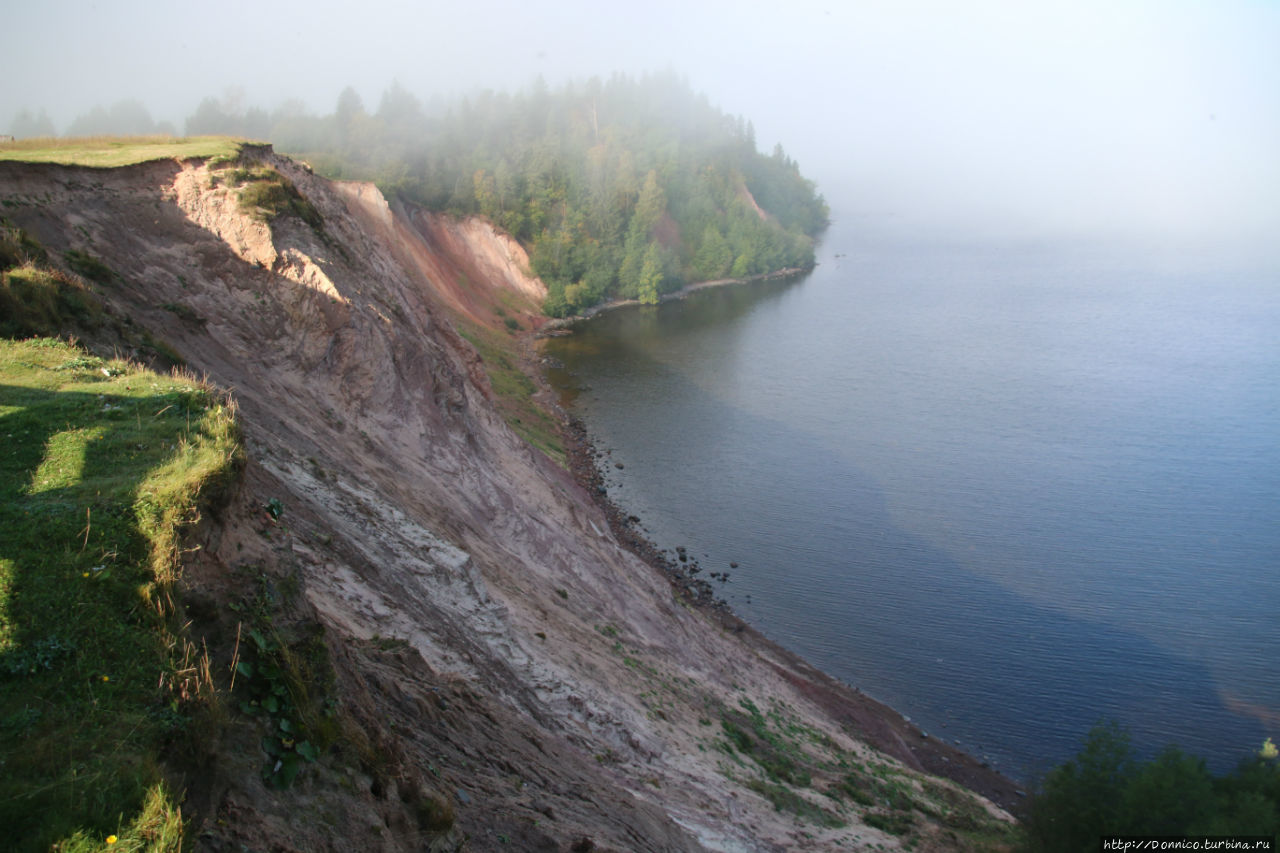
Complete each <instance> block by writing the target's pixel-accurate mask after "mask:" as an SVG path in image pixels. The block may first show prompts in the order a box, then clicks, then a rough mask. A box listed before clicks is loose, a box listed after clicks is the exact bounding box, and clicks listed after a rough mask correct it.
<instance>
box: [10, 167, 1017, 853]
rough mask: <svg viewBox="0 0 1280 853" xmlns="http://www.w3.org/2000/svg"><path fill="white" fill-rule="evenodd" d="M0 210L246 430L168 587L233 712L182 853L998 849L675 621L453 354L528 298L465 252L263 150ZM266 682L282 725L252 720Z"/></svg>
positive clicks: (899, 730) (743, 643) (70, 174)
mask: <svg viewBox="0 0 1280 853" xmlns="http://www.w3.org/2000/svg"><path fill="white" fill-rule="evenodd" d="M0 204H3V215H4V216H5V217H6V218H7V219H9V220H10V221H12V222H13V223H14V224H15V225H17V226H20V227H21V228H23V229H25V230H26V231H27V232H28V233H29V234H31V235H32V236H33V237H34V238H35V239H37V240H38V241H39V242H40V243H41V244H43V245H44V246H45V247H46V248H47V249H48V250H49V251H50V255H51V256H52V257H53V258H55V259H56V258H63V259H66V258H80V259H83V258H89V259H92V261H93V263H94V264H97V266H93V267H92V269H103V270H106V272H104V273H101V274H100V275H99V276H98V280H97V281H96V282H94V283H93V288H94V290H95V292H96V293H97V294H98V295H99V296H100V297H101V298H102V300H103V301H104V302H105V303H106V305H107V306H108V308H109V309H110V310H112V311H114V312H115V313H116V315H117V316H120V317H127V318H130V319H131V321H132V322H133V323H134V324H136V325H138V326H140V327H142V328H144V329H146V330H148V331H149V333H150V334H151V335H153V336H154V337H155V338H156V339H158V340H163V341H167V342H168V343H169V344H170V345H171V346H172V347H173V348H174V349H175V350H176V351H177V353H178V354H179V355H181V357H182V358H183V359H185V360H186V362H187V364H188V365H189V366H190V367H191V368H192V369H194V370H196V371H198V372H202V373H204V374H206V375H207V376H208V377H209V378H210V380H211V381H212V382H214V383H216V384H217V385H219V386H221V387H223V388H226V389H229V390H230V391H231V392H232V394H233V395H234V397H235V399H236V401H237V403H238V405H239V409H240V416H241V421H242V425H243V431H244V434H245V441H246V447H247V453H248V463H247V465H246V468H245V472H244V475H243V480H242V483H241V485H240V488H239V490H238V492H237V494H236V496H235V497H234V499H233V500H232V501H231V503H230V504H229V505H228V506H227V507H225V508H224V509H223V510H222V511H221V512H220V513H219V514H218V515H217V517H214V518H209V519H206V520H205V523H204V524H203V526H202V528H201V530H200V531H199V535H198V541H197V542H195V543H193V550H192V551H190V552H189V560H188V565H187V566H186V567H185V572H184V580H183V583H184V586H185V598H186V607H187V613H188V616H189V617H190V619H191V620H192V627H193V630H194V631H195V632H196V633H197V634H198V635H200V636H203V637H205V639H206V641H207V644H208V647H209V649H210V652H211V654H212V655H213V657H214V660H215V665H216V668H217V673H218V674H217V679H218V682H219V686H220V687H221V688H222V690H223V691H224V694H225V696H226V697H227V698H226V702H225V704H226V706H227V719H226V721H225V726H224V727H223V729H222V734H221V735H220V739H219V740H218V741H216V742H212V743H209V744H205V745H202V747H201V748H200V749H198V750H194V754H191V753H192V752H193V751H190V750H189V751H188V752H187V754H185V755H184V756H183V757H182V758H181V760H180V761H175V764H174V772H175V774H176V775H177V777H178V778H177V779H176V782H177V787H178V788H180V789H184V788H185V790H186V791H187V792H188V802H187V805H186V806H185V812H186V814H187V815H188V816H189V817H190V818H192V820H193V824H192V830H191V835H192V836H193V837H194V838H195V839H196V846H197V848H199V849H209V850H223V849H239V847H238V845H239V844H245V845H248V846H249V847H250V848H252V849H267V848H270V849H283V850H291V849H297V850H320V849H333V850H339V849H341V850H355V849H359V850H365V849H386V850H410V849H421V848H422V847H423V846H424V845H427V844H429V845H431V847H432V849H467V850H488V849H529V850H541V849H545V850H568V849H574V850H592V849H594V850H606V849H612V850H696V849H713V850H778V849H805V850H814V849H851V848H857V847H861V846H869V845H872V844H882V845H884V846H885V847H887V848H893V847H895V846H899V845H902V844H910V845H913V846H914V848H915V849H963V848H965V847H978V848H982V849H986V848H989V847H990V845H991V844H992V843H994V842H993V839H997V840H998V839H1001V838H1003V837H1004V836H1005V832H1004V827H1005V826H1006V821H1007V815H1005V814H1004V813H1003V812H1002V811H1000V810H999V809H998V808H997V807H995V806H993V805H991V804H990V803H989V802H986V801H982V800H979V799H977V798H975V797H973V796H972V795H970V794H968V793H967V792H964V791H962V790H961V789H959V788H957V787H956V786H954V785H952V784H951V783H948V782H945V781H942V780H940V779H937V778H934V777H928V776H925V775H921V774H919V773H917V772H916V770H917V769H922V768H929V769H932V770H935V771H936V770H938V769H941V768H943V767H949V768H951V769H953V770H955V771H957V772H963V773H969V774H971V775H970V776H969V777H966V778H968V779H970V780H973V781H978V780H980V781H982V782H983V783H984V784H987V785H990V786H993V787H991V788H990V790H992V791H995V790H996V786H1000V785H1001V784H1002V782H1001V780H999V779H998V777H994V776H992V775H989V774H988V775H983V774H982V771H981V770H980V769H979V768H977V767H976V765H975V764H974V763H973V762H972V760H971V759H968V758H967V757H965V756H962V755H960V754H959V753H955V752H952V751H948V750H946V749H945V748H943V747H939V746H937V745H935V744H933V743H932V742H931V741H926V740H924V739H923V738H921V736H920V733H919V732H916V731H914V730H912V729H911V727H910V726H908V725H907V724H906V723H904V722H902V721H901V720H900V719H898V718H896V717H894V716H892V715H887V714H885V713H884V712H883V710H882V709H878V708H875V707H874V706H873V703H869V702H868V701H867V700H866V699H865V698H864V697H861V696H859V695H858V694H856V693H854V692H852V691H849V690H847V689H845V688H843V687H841V686H839V685H836V684H834V683H833V682H831V681H830V680H828V679H826V678H825V677H824V676H822V675H821V674H820V673H816V672H813V671H811V670H809V669H807V668H806V667H804V666H803V664H801V663H799V662H797V661H795V660H794V659H792V658H790V657H789V656H787V655H785V654H784V653H782V652H781V651H780V650H777V649H774V648H772V647H770V646H769V645H768V644H766V643H764V642H763V641H762V640H760V639H759V638H758V637H756V636H755V635H754V634H753V633H752V632H750V631H749V630H748V629H744V628H743V626H741V625H737V624H735V623H734V622H733V620H732V619H731V618H726V617H718V616H715V615H714V614H708V613H706V612H703V611H702V610H699V609H698V608H696V607H694V606H691V605H690V604H689V603H688V602H686V601H685V600H684V599H683V597H682V596H681V595H679V594H677V592H676V591H675V590H674V589H673V587H672V585H671V584H670V582H669V581H668V579H667V578H666V577H665V576H664V575H663V574H661V573H660V572H658V571H656V570H654V569H653V568H652V567H650V566H649V565H647V564H646V563H644V562H643V561H641V560H640V559H639V558H638V557H636V556H635V555H634V554H632V553H631V552H630V551H628V550H626V549H625V548H623V547H622V546H621V545H620V544H619V542H618V540H617V538H616V537H615V534H614V532H613V531H612V530H611V528H610V524H609V520H608V519H607V518H606V515H605V513H604V512H603V511H602V509H601V508H600V507H599V506H598V505H597V504H596V503H595V502H594V500H593V497H592V495H591V494H589V493H588V491H587V490H586V489H584V488H583V487H582V486H581V485H580V484H579V483H578V482H576V481H575V480H574V479H573V478H572V477H571V476H570V475H569V474H568V473H566V471H565V470H564V469H563V468H561V467H559V466H557V465H556V464H554V463H552V462H551V461H550V460H549V459H548V458H547V457H546V456H545V455H543V454H542V453H540V452H538V451H537V450H535V449H533V448H532V447H531V446H530V445H529V444H527V443H526V442H524V441H523V440H522V439H521V438H520V437H519V436H517V435H516V433H515V432H513V431H512V429H511V428H510V427H509V426H508V423H507V418H504V417H503V413H502V412H501V411H500V410H499V407H498V404H497V402H495V399H494V394H493V390H492V388H491V386H490V379H489V377H488V375H486V371H485V369H484V367H485V365H484V364H483V363H482V360H481V356H480V355H479V354H478V353H477V350H476V349H475V347H473V346H472V345H471V344H470V343H469V342H468V341H466V340H464V339H463V338H462V336H461V335H460V334H459V332H458V331H457V328H458V327H455V322H457V323H459V324H460V325H463V324H465V323H466V322H468V320H469V321H471V322H475V323H477V324H481V325H484V326H487V327H490V328H494V327H497V323H498V320H499V316H501V317H502V318H503V319H505V318H510V319H511V320H512V321H513V324H514V326H516V327H518V328H519V329H526V328H529V326H530V325H531V324H532V323H533V322H534V318H535V316H536V312H537V305H538V303H539V300H540V293H539V292H538V290H537V287H538V285H537V282H536V281H535V280H531V279H528V278H527V276H526V275H525V274H524V273H523V271H522V269H521V267H522V264H523V259H521V258H519V257H518V255H517V253H516V251H515V249H518V247H515V248H512V247H513V246H514V244H512V243H509V242H507V241H505V240H504V238H503V237H502V235H500V234H497V233H496V232H494V231H493V230H492V229H491V228H489V227H488V226H486V225H484V224H483V223H479V222H478V221H470V222H463V223H458V222H452V221H449V220H443V219H439V218H437V217H431V216H427V215H426V214H422V213H419V212H415V211H406V210H400V209H396V208H394V207H393V206H391V205H388V204H387V202H386V201H385V200H384V199H383V198H382V196H381V195H380V194H379V193H378V192H377V190H376V189H374V188H373V187H372V186H370V185H364V184H340V183H331V182H329V181H326V180H323V179H320V178H318V177H316V176H315V175H313V174H311V173H310V170H308V169H307V168H305V167H304V166H302V165H300V164H297V163H295V162H292V161H290V160H288V159H285V158H281V157H278V156H276V155H274V154H272V153H271V151H270V149H269V148H265V147H256V148H255V147H246V148H244V149H243V150H242V152H241V154H240V156H239V159H237V160H219V159H213V160H204V159H194V160H186V161H183V162H179V161H176V160H162V161H156V162H151V163H145V164H140V165H134V166H128V167H122V168H117V169H111V170H97V169H89V168H79V167H68V166H56V165H33V164H21V163H0ZM69 252H70V253H73V254H71V255H68V254H67V253H69ZM82 263H83V262H82ZM495 304H496V305H503V306H506V307H505V308H504V309H503V313H502V315H498V314H496V313H495V311H494V307H493V306H494V305H495ZM508 417H510V416H509V415H508ZM255 632H256V634H255ZM237 662H239V663H242V664H248V666H247V667H246V666H239V667H237V666H236V663H237ZM272 672H281V673H283V674H281V675H280V676H279V679H278V680H279V684H280V685H283V684H286V683H287V686H288V687H289V691H288V695H289V696H290V697H292V700H293V702H294V704H295V705H296V706H297V709H296V715H295V717H288V718H286V717H283V716H281V715H279V714H277V712H275V711H270V712H267V711H265V710H264V709H265V708H267V707H268V706H271V707H274V705H275V702H274V700H272V699H271V698H270V695H271V690H270V689H268V688H272V687H273V686H279V685H278V684H277V681H276V676H273V675H271V674H270V673H272ZM233 673H234V674H235V678H236V679H237V683H236V684H235V685H234V687H233V685H232V683H231V681H232V675H233ZM286 676H287V677H286ZM255 703H257V704H255ZM280 719H287V720H292V721H293V724H297V725H305V726H307V727H308V728H309V730H311V731H313V732H314V733H316V737H315V740H316V742H317V743H319V744H320V750H319V754H318V755H317V756H316V760H315V761H314V763H312V762H307V763H306V764H305V765H304V766H301V768H300V769H301V772H300V773H299V774H298V776H297V778H296V779H283V778H281V775H280V774H281V772H282V768H283V767H284V766H285V764H286V763H287V762H284V761H282V760H277V757H276V756H277V753H276V752H272V749H275V750H277V751H279V750H281V749H284V750H285V751H286V753H287V752H288V750H289V749H291V748H292V738H290V737H288V731H287V727H286V728H285V729H282V731H281V732H277V731H276V730H275V729H273V728H272V727H273V726H277V725H278V724H279V720H280ZM264 735H266V736H267V738H266V741H264V739H263V737H264ZM860 737H867V738H871V739H872V740H874V741H875V742H876V743H878V744H879V745H880V746H881V747H882V748H883V749H885V750H887V751H888V752H891V753H893V756H890V755H889V754H886V752H881V751H878V750H876V749H874V748H872V747H871V746H868V745H867V744H866V743H864V742H863V740H860V739H859V738H860ZM272 738H275V740H272ZM264 750H265V751H264ZM286 757H288V755H286ZM294 760H295V763H296V759H294ZM294 769H297V768H294ZM290 772H291V771H290ZM1009 790H1011V789H1003V792H1004V793H1008V791H1009Z"/></svg>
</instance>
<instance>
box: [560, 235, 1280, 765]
mask: <svg viewBox="0 0 1280 853" xmlns="http://www.w3.org/2000/svg"><path fill="white" fill-rule="evenodd" d="M819 262H820V265H819V267H818V268H817V269H816V270H815V271H814V272H813V273H812V274H810V275H808V276H807V277H804V278H802V279H799V280H795V281H791V282H773V283H760V284H756V285H746V286H739V287H734V288H721V289H716V290H708V291H703V292H700V293H698V294H695V295H694V296H693V297H691V298H689V299H688V300H685V301H684V302H681V303H675V304H669V305H664V306H661V307H657V308H645V309H627V310H622V311H617V312H613V313H610V314H606V315H604V316H602V317H598V318H596V319H594V320H591V321H588V322H586V323H583V324H580V325H579V327H578V329H577V332H576V334H575V335H574V336H573V337H570V338H564V339H559V340H556V341H553V342H551V345H550V354H551V355H553V356H554V357H556V358H558V359H560V360H561V361H562V362H564V364H565V370H564V371H556V376H555V377H553V378H554V379H555V381H556V382H557V383H558V384H559V385H560V386H561V387H562V389H563V393H564V395H565V397H566V398H567V399H568V400H570V401H571V402H572V406H573V408H574V409H575V411H576V412H577V413H578V414H579V416H580V417H582V418H583V420H584V421H585V422H586V423H587V424H588V426H589V428H590V429H591V431H592V432H593V434H594V435H595V436H596V438H597V442H598V445H599V446H600V447H601V448H609V449H611V450H612V457H611V458H610V462H612V461H619V462H623V463H624V464H625V469H623V470H618V469H616V468H615V467H614V466H613V465H612V464H609V465H608V466H607V471H608V474H609V477H610V492H611V495H612V496H613V497H614V499H615V500H616V501H618V502H619V503H620V504H621V505H622V506H623V507H625V508H626V509H627V510H628V511H629V512H633V513H635V514H636V515H638V516H640V517H641V519H642V524H643V526H644V527H645V528H647V530H648V531H649V534H650V536H651V538H652V539H653V540H654V541H656V542H657V543H658V544H659V545H660V546H663V547H667V548H674V547H675V546H676V545H684V546H687V547H688V549H689V551H690V553H692V554H694V555H695V556H697V557H698V558H699V560H700V562H701V564H702V565H703V566H704V570H705V571H720V570H729V563H730V561H736V562H738V563H739V564H740V565H739V568H737V569H733V570H730V571H731V580H730V582H729V583H728V584H727V585H724V586H723V587H721V589H722V593H721V594H722V595H723V596H724V597H725V598H727V599H728V600H729V602H730V603H731V604H732V605H733V606H734V608H735V609H736V610H737V611H738V612H739V613H740V614H742V615H743V616H745V617H746V618H748V619H749V620H750V621H752V622H753V623H754V624H756V625H757V626H759V627H760V628H761V629H762V630H763V631H764V632H765V633H766V634H768V635H770V636H772V637H773V638H774V639H776V640H778V641H780V642H782V643H783V644H785V645H787V646H789V647H790V648H792V649H794V650H796V651H798V652H800V653H801V654H803V655H804V656H805V657H807V658H808V659H809V660H811V661H812V662H814V663H815V664H818V665H819V666H821V667H823V668H824V669H826V670H827V671H828V672H830V673H832V674H833V675H835V676H837V677H839V678H841V679H843V680H845V681H847V682H849V683H850V684H854V685H856V686H858V687H860V688H861V689H863V690H864V691H865V692H867V693H870V694H871V695H873V696H876V697H877V698H879V699H882V700H883V701H885V702H887V703H889V704H890V705H892V706H894V707H895V708H897V709H899V710H900V711H902V712H903V713H905V714H907V715H908V716H910V717H911V718H912V719H913V720H914V721H916V722H917V723H919V724H920V725H921V726H923V727H924V728H925V729H926V730H927V731H929V732H930V733H931V734H932V735H933V736H936V737H942V738H945V739H947V740H951V741H955V742H958V743H960V744H961V746H963V747H964V748H966V749H969V750H970V751H973V752H975V753H978V754H980V755H985V756H989V757H990V758H991V759H992V760H993V762H994V763H995V764H996V766H998V767H1000V768H1001V769H1003V770H1005V771H1006V772H1008V773H1010V774H1012V775H1014V776H1017V777H1021V778H1024V779H1025V778H1029V777H1032V776H1034V775H1036V774H1037V773H1039V772H1043V771H1044V770H1045V769H1047V768H1048V767H1049V766H1051V765H1052V764H1054V763H1056V762H1058V761H1061V760H1063V759H1064V758H1066V757H1069V756H1070V755H1071V754H1073V753H1074V752H1075V750H1076V749H1077V747H1078V745H1079V741H1080V739H1081V737H1082V736H1083V734H1084V733H1085V732H1086V731H1087V730H1088V728H1089V727H1090V726H1091V725H1093V724H1094V723H1096V722H1098V721H1099V720H1101V719H1103V718H1114V719H1117V720H1119V721H1120V722H1122V723H1123V724H1125V725H1126V726H1127V727H1128V728H1129V729H1130V730H1131V732H1132V733H1133V735H1134V738H1135V741H1136V742H1137V743H1138V745H1139V746H1140V747H1141V748H1143V749H1144V750H1154V749H1157V748H1159V747H1160V746H1163V745H1164V744H1166V743H1177V744H1179V745H1181V746H1182V747H1184V748H1186V749H1189V750H1191V751H1194V752H1197V753H1199V754H1201V755H1203V756H1205V757H1206V758H1207V759H1209V761H1210V764H1211V766H1213V767H1214V768H1215V769H1217V770H1224V769H1228V768H1230V767H1232V766H1234V763H1235V761H1236V760H1237V759H1238V758H1239V757H1241V756H1243V755H1244V754H1245V753H1246V752H1248V751H1250V750H1256V749H1257V748H1258V746H1259V745H1260V744H1261V742H1262V739H1263V738H1264V737H1266V736H1268V735H1269V736H1272V737H1280V393H1278V390H1277V385H1278V382H1280V278H1278V277H1277V275H1276V272H1275V268H1274V267H1273V268H1272V269H1271V270H1270V271H1260V270H1258V269H1257V268H1252V269H1251V268H1249V267H1248V266H1247V265H1244V264H1239V263H1230V262H1228V263H1223V262H1221V261H1213V260H1210V259H1207V258H1204V257H1198V256H1193V255H1190V254H1187V253H1178V252H1172V251H1151V250H1147V251H1143V252H1137V251H1128V252H1122V251H1118V250H1104V249H1100V248H1098V247H1085V246H1064V245H1056V246H1051V245H1027V244H1023V245H1016V246H996V245H977V246H975V245H965V244H945V243H927V242H921V241H920V240H918V239H917V240H915V241H912V240H908V239H903V238H901V237H895V236H892V235H879V236H872V235H869V233H868V232H867V231H866V229H864V228H861V227H859V226H857V225H856V224H842V223H840V222H837V223H836V224H834V225H833V226H832V228H831V230H830V231H829V233H828V234H827V235H826V238H825V240H824V245H823V246H822V248H821V250H820V252H819ZM704 577H705V574H704Z"/></svg>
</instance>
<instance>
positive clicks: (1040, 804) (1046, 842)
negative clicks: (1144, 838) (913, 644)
mask: <svg viewBox="0 0 1280 853" xmlns="http://www.w3.org/2000/svg"><path fill="white" fill-rule="evenodd" d="M1277 829H1280V763H1278V762H1277V760H1276V759H1275V758H1266V757H1263V756H1262V755H1256V756H1253V757H1251V758H1249V759H1246V760H1245V761H1243V762H1241V764H1240V766H1239V767H1238V768H1237V769H1236V771H1235V772H1234V773H1232V774H1230V775H1228V776H1225V777H1221V778H1217V779H1215V778H1214V777H1213V776H1211V775H1210V773H1209V771H1208V769H1207V768H1206V767H1205V762H1204V760H1203V759H1201V758H1197V757H1195V756H1191V755H1187V754H1186V753H1184V752H1182V751H1181V750H1180V749H1178V748H1177V747H1173V746H1170V747H1167V748H1166V749H1165V750H1164V751H1163V752H1161V753H1160V754H1159V755H1158V756H1157V757H1156V758H1155V759H1153V760H1151V761H1146V762H1141V761H1137V760H1136V759H1135V758H1134V754H1133V748H1132V746H1131V745H1130V740H1129V735H1128V733H1127V732H1125V731H1124V730H1123V729H1122V728H1120V726H1119V725H1117V724H1116V723H1114V722H1112V723H1107V724H1104V725H1100V726H1097V727H1095V728H1094V729H1093V730H1092V731H1090V732H1089V734H1088V736H1087V737H1086V738H1085V742H1084V746H1083V747H1082V748H1081V750H1080V752H1079V753H1078V754H1077V755H1076V757H1075V758H1074V759H1072V760H1070V761H1068V762H1066V763H1065V764H1063V765H1061V766H1059V767H1057V768H1056V769H1054V770H1053V771H1051V772H1050V773H1049V775H1048V776H1046V777H1045V780H1044V782H1043V784H1042V786H1041V791H1040V792H1039V793H1038V794H1037V795H1036V796H1035V797H1033V798H1032V801H1031V804H1030V810H1029V813H1028V816H1027V820H1026V824H1025V832H1026V837H1025V841H1026V847H1027V849H1029V850H1036V851H1041V850H1043V851H1072V853H1075V851H1083V850H1090V851H1092V850H1096V849H1097V847H1098V838H1099V837H1100V836H1102V835H1104V834H1107V835H1113V834H1114V835H1186V834H1192V833H1195V834H1201V833H1203V834H1209V835H1215V834H1216V835H1231V834H1234V835H1240V834H1249V835H1272V834H1275V833H1276V831H1277Z"/></svg>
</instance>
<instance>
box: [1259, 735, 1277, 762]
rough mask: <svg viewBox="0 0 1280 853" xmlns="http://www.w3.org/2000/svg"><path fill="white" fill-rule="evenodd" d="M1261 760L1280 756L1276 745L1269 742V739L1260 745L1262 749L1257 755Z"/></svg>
mask: <svg viewBox="0 0 1280 853" xmlns="http://www.w3.org/2000/svg"><path fill="white" fill-rule="evenodd" d="M1258 754H1259V755H1261V756H1262V757H1263V758H1275V757H1276V756H1277V755H1280V749H1276V745H1275V744H1274V743H1272V742H1271V738H1267V739H1266V740H1265V741H1263V743H1262V749H1261V751H1259V753H1258Z"/></svg>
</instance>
